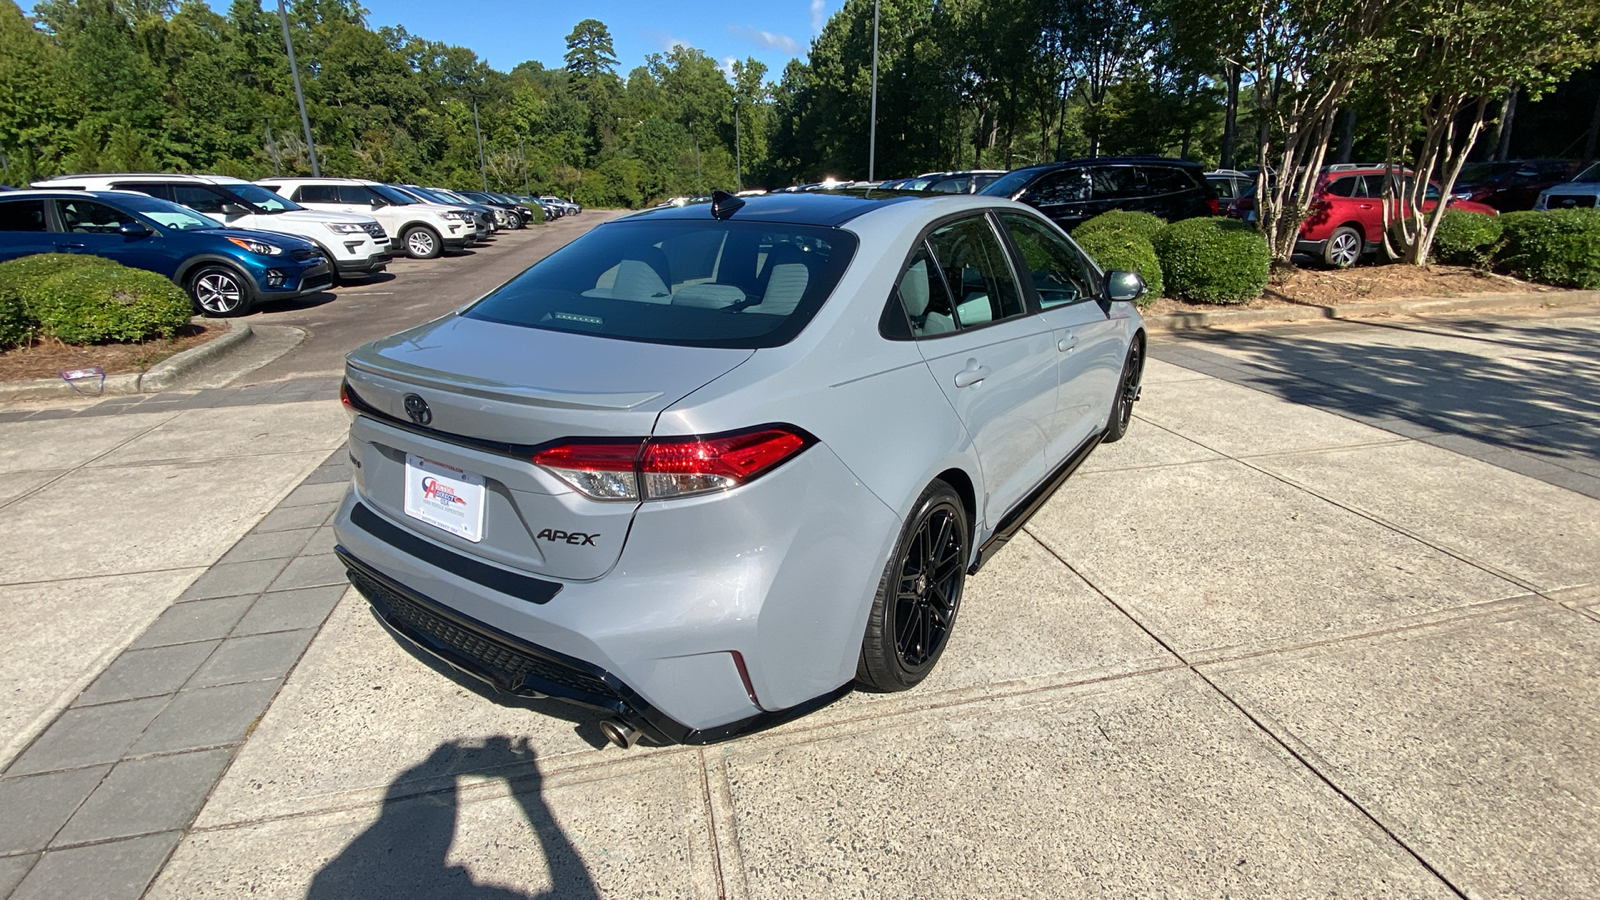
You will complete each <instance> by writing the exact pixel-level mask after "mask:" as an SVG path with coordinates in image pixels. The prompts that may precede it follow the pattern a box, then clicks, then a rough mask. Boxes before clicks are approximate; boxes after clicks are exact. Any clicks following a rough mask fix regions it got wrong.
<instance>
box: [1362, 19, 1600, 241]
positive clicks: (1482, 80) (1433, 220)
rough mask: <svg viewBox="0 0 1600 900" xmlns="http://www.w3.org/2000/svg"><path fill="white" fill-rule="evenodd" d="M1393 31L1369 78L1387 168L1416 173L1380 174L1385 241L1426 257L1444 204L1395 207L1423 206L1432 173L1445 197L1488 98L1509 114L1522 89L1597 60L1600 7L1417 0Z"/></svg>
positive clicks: (1532, 93) (1546, 85)
mask: <svg viewBox="0 0 1600 900" xmlns="http://www.w3.org/2000/svg"><path fill="white" fill-rule="evenodd" d="M1393 33H1394V43H1393V52H1392V53H1389V54H1387V55H1385V56H1384V57H1383V58H1382V59H1381V61H1379V62H1378V64H1377V66H1376V68H1377V71H1378V75H1377V77H1376V79H1375V83H1376V84H1378V85H1381V86H1382V91H1381V93H1382V95H1383V96H1384V97H1385V99H1386V100H1387V102H1388V108H1389V140H1388V153H1387V159H1388V165H1389V167H1390V168H1391V169H1399V168H1400V165H1399V163H1400V162H1401V161H1402V160H1403V161H1406V162H1409V163H1410V167H1411V170H1412V171H1413V172H1415V173H1416V174H1415V175H1414V176H1413V177H1410V178H1408V179H1398V178H1391V179H1386V181H1387V182H1388V186H1387V187H1386V189H1385V197H1386V202H1385V204H1384V211H1385V221H1386V223H1387V222H1388V220H1389V219H1391V218H1393V219H1395V220H1397V221H1396V223H1395V227H1394V228H1392V229H1391V228H1386V229H1385V234H1384V240H1385V242H1386V244H1387V245H1388V247H1389V249H1390V252H1392V253H1395V254H1396V255H1399V256H1401V257H1402V258H1403V259H1405V260H1406V261H1407V262H1411V263H1415V264H1417V265H1423V264H1425V263H1426V262H1427V260H1428V252H1429V250H1430V249H1431V248H1432V246H1433V238H1434V234H1435V233H1436V232H1437V231H1438V228H1439V222H1440V221H1441V220H1442V219H1443V216H1444V210H1445V204H1444V203H1443V202H1440V203H1439V204H1438V205H1437V207H1436V208H1435V209H1434V210H1433V211H1432V212H1431V213H1430V214H1424V215H1418V216H1407V215H1403V214H1402V213H1404V212H1410V211H1420V210H1422V208H1423V203H1424V201H1425V199H1426V196H1427V191H1428V181H1429V177H1430V176H1436V177H1438V179H1439V181H1440V182H1441V185H1440V186H1441V189H1442V192H1443V196H1444V197H1448V196H1449V195H1450V190H1451V188H1452V187H1454V185H1455V181H1456V176H1457V175H1459V174H1460V172H1461V167H1462V166H1463V165H1464V164H1465V163H1466V161H1467V155H1468V154H1469V153H1471V152H1472V148H1473V146H1474V145H1475V144H1476V143H1477V140H1478V136H1479V134H1480V133H1481V132H1482V131H1483V128H1484V124H1485V120H1486V118H1487V115H1488V110H1489V108H1490V104H1491V103H1493V102H1495V101H1497V100H1501V99H1502V98H1504V102H1503V103H1502V105H1501V116H1502V119H1507V118H1509V116H1510V114H1511V110H1512V108H1513V106H1512V104H1513V98H1515V96H1516V95H1517V93H1518V92H1519V90H1520V91H1521V92H1523V93H1525V94H1526V95H1527V96H1528V97H1529V98H1530V99H1536V98H1537V97H1538V96H1539V95H1540V94H1542V93H1544V92H1545V91H1547V90H1550V89H1552V88H1553V87H1555V85H1556V84H1557V83H1558V82H1560V81H1562V80H1563V79H1565V78H1567V76H1569V75H1571V74H1572V73H1573V72H1574V71H1575V70H1577V69H1578V68H1580V67H1581V66H1584V65H1586V64H1588V63H1590V62H1592V61H1594V60H1595V59H1597V58H1600V10H1597V8H1596V7H1595V6H1594V4H1593V3H1592V2H1588V0H1537V2H1535V0H1415V2H1413V3H1410V4H1408V5H1407V6H1405V7H1404V8H1403V11H1402V12H1401V13H1400V14H1399V15H1398V16H1397V17H1396V20H1395V23H1394V28H1393ZM1504 124H1505V125H1506V126H1507V127H1509V122H1505V123H1504ZM1391 232H1392V233H1391Z"/></svg>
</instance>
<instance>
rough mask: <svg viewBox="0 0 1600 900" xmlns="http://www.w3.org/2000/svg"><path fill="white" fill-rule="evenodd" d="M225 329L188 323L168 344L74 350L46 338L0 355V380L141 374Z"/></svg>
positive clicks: (151, 343)
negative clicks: (92, 372)
mask: <svg viewBox="0 0 1600 900" xmlns="http://www.w3.org/2000/svg"><path fill="white" fill-rule="evenodd" d="M227 331H228V326H227V325H226V324H225V323H224V324H219V323H216V322H210V323H192V324H189V325H185V326H184V327H183V328H181V329H179V331H178V334H177V336H176V337H174V338H173V339H172V340H170V341H162V340H155V341H145V342H144V343H139V344H91V345H89V346H87V347H74V346H72V345H70V344H63V343H61V342H60V341H58V340H54V339H47V340H43V341H40V342H39V343H37V344H34V345H33V346H31V347H18V348H17V349H15V350H7V351H5V352H3V353H0V381H33V380H35V379H39V378H56V377H59V376H60V374H61V372H62V371H64V370H66V369H84V368H88V367H90V366H99V367H100V368H102V369H105V370H106V374H107V375H125V374H128V373H130V372H143V371H144V370H146V369H148V368H150V367H151V366H153V365H155V364H156V363H158V362H161V361H162V360H164V359H166V358H167V357H169V356H172V355H173V354H175V353H180V352H182V351H184V350H188V349H190V348H191V347H198V346H200V345H201V344H204V343H205V342H206V341H209V340H211V339H212V338H215V337H218V336H220V335H223V334H226V333H227Z"/></svg>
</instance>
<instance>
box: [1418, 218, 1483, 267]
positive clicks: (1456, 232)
mask: <svg viewBox="0 0 1600 900" xmlns="http://www.w3.org/2000/svg"><path fill="white" fill-rule="evenodd" d="M1498 240H1500V217H1499V216H1491V215H1489V214H1487V213H1477V212H1467V211H1466V210H1461V209H1447V210H1445V211H1444V218H1443V219H1441V220H1439V230H1438V231H1437V232H1435V233H1434V236H1433V251H1432V254H1433V258H1434V259H1435V260H1438V261H1439V262H1442V263H1448V264H1450V265H1455V266H1481V265H1485V264H1486V263H1487V262H1488V259H1489V251H1490V250H1492V249H1493V248H1494V245H1495V242H1496V241H1498Z"/></svg>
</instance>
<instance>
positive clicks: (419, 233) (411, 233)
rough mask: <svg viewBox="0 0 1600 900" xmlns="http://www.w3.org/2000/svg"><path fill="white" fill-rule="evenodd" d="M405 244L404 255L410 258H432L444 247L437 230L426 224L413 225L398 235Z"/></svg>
mask: <svg viewBox="0 0 1600 900" xmlns="http://www.w3.org/2000/svg"><path fill="white" fill-rule="evenodd" d="M400 240H401V242H402V243H404V244H405V247H406V255H407V256H409V257H411V258H412V259H433V258H434V257H436V256H438V255H439V253H440V252H441V251H442V250H443V249H444V244H443V242H441V241H440V240H439V232H437V231H434V230H433V229H432V228H429V227H428V226H426V225H413V226H411V227H410V228H407V229H406V230H405V233H404V234H402V235H401V236H400Z"/></svg>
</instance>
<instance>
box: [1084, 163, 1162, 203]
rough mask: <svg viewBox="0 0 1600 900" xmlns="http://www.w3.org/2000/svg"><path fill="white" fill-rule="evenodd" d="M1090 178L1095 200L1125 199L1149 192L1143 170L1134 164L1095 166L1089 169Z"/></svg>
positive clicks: (1145, 194)
mask: <svg viewBox="0 0 1600 900" xmlns="http://www.w3.org/2000/svg"><path fill="white" fill-rule="evenodd" d="M1090 178H1091V180H1092V181H1093V184H1094V187H1093V188H1092V193H1093V195H1094V199H1096V200H1125V199H1128V198H1130V197H1144V196H1147V195H1149V193H1150V190H1149V188H1148V186H1147V185H1146V184H1145V178H1144V170H1143V169H1139V168H1135V167H1134V166H1096V167H1094V168H1093V169H1092V170H1090Z"/></svg>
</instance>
